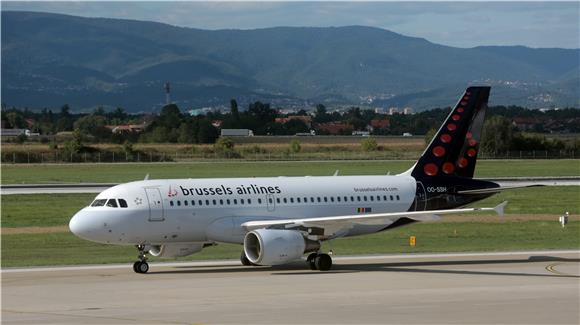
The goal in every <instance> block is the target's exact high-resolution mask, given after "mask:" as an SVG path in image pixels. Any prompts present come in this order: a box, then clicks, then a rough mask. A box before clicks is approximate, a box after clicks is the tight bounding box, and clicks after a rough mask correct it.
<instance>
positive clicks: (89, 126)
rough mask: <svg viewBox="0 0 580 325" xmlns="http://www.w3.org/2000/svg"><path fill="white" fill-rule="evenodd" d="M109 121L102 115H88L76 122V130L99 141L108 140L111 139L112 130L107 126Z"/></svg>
mask: <svg viewBox="0 0 580 325" xmlns="http://www.w3.org/2000/svg"><path fill="white" fill-rule="evenodd" d="M106 124H107V120H106V119H105V117H104V116H101V115H86V116H83V117H81V118H79V119H78V120H76V121H75V122H74V124H73V125H74V129H75V130H79V131H80V132H81V133H82V134H90V135H92V136H94V137H95V138H96V140H97V141H102V140H108V139H110V137H111V130H109V129H107V128H106V127H105V125H106Z"/></svg>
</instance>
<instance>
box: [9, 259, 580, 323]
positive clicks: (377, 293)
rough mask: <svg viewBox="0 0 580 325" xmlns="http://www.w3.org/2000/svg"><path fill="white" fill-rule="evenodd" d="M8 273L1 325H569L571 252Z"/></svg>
mask: <svg viewBox="0 0 580 325" xmlns="http://www.w3.org/2000/svg"><path fill="white" fill-rule="evenodd" d="M334 262H335V265H334V266H333V269H332V270H331V271H328V272H319V271H311V270H309V269H307V268H306V265H305V263H295V264H292V265H288V266H280V267H243V266H240V265H239V262H236V261H214V262H190V263H165V264H152V265H151V269H150V273H148V274H136V273H133V270H132V269H131V266H130V265H106V266H80V267H60V268H30V269H6V270H3V271H2V324H199V323H201V324H203V323H210V324H215V323H246V324H248V323H252V324H255V323H261V324H273V323H287V324H289V323H292V324H296V323H299V324H314V323H316V324H321V323H326V324H339V323H340V324H344V323H348V324H360V323H380V324H384V323H399V324H400V323H407V324H409V323H413V324H418V323H423V324H433V323H454V324H468V323H470V324H473V323H477V324H481V323H493V324H505V323H509V324H515V323H518V324H579V323H580V311H579V308H580V307H579V306H580V251H538V252H514V253H509V252H508V253H474V254H421V255H387V256H363V257H335V258H334Z"/></svg>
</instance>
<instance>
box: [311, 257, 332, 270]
mask: <svg viewBox="0 0 580 325" xmlns="http://www.w3.org/2000/svg"><path fill="white" fill-rule="evenodd" d="M314 264H315V265H316V268H317V269H318V270H320V271H328V270H330V268H331V267H332V258H331V257H330V256H329V255H327V254H319V255H318V256H316V259H315V260H314Z"/></svg>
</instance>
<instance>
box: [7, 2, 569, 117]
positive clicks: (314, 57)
mask: <svg viewBox="0 0 580 325" xmlns="http://www.w3.org/2000/svg"><path fill="white" fill-rule="evenodd" d="M579 58H580V50H579V49H557V48H549V49H548V48H540V49H533V48H528V47H523V46H480V47H475V48H456V47H450V46H444V45H439V44H434V43H432V42H429V41H428V40H425V39H422V38H414V37H408V36H404V35H401V34H397V33H394V32H391V31H388V30H384V29H379V28H373V27H363V26H347V27H324V28H314V27H276V28H265V29H253V30H201V29H194V28H183V27H176V26H171V25H167V24H162V23H156V22H146V21H134V20H121V19H107V18H84V17H76V16H68V15H60V14H49V13H38V12H17V11H3V12H2V103H3V104H4V105H7V106H17V107H25V106H26V107H30V108H43V107H59V106H61V105H63V104H65V103H68V104H69V105H70V106H71V107H72V108H73V110H76V111H82V110H90V109H92V108H94V107H96V106H104V107H118V106H120V107H124V108H125V109H126V110H127V111H130V112H139V111H141V112H148V111H152V110H155V109H157V108H159V107H161V106H162V105H163V104H164V102H165V94H164V89H163V85H164V83H165V82H170V84H171V96H172V100H173V101H174V102H175V103H177V104H178V105H179V106H180V107H181V108H182V109H190V108H199V107H206V106H220V105H225V106H227V105H228V103H229V100H230V99H231V98H236V99H238V101H239V102H241V103H247V102H251V101H255V100H261V101H264V102H270V103H272V104H273V105H274V106H281V107H291V106H294V107H299V106H304V105H313V104H316V103H323V104H326V105H331V106H332V105H364V106H370V107H389V106H411V107H413V108H415V109H416V110H422V109H426V108H431V107H437V106H448V105H451V104H453V101H454V100H455V97H456V96H457V94H459V93H460V92H461V91H462V90H463V89H464V88H465V87H466V86H468V85H472V84H486V85H491V86H492V87H493V90H492V98H491V100H490V101H491V104H495V105H500V104H501V105H522V106H527V107H530V108H542V107H554V106H574V107H580V98H579V95H578V94H580V77H579V75H580V60H579ZM241 107H243V105H242V106H241Z"/></svg>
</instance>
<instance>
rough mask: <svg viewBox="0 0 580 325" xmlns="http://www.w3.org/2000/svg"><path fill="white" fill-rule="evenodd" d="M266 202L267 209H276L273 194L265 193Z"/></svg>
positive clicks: (271, 210)
mask: <svg viewBox="0 0 580 325" xmlns="http://www.w3.org/2000/svg"><path fill="white" fill-rule="evenodd" d="M266 204H267V208H268V211H270V212H273V211H274V210H276V201H275V200H274V195H272V194H268V195H266Z"/></svg>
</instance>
